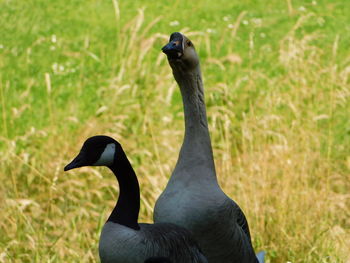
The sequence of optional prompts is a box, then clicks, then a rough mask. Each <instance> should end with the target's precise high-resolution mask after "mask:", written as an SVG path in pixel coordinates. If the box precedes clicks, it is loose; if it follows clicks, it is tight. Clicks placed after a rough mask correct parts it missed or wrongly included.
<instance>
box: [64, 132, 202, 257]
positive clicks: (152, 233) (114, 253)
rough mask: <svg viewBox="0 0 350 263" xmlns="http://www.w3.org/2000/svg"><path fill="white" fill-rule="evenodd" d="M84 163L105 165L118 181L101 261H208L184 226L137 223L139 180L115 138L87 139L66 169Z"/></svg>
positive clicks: (87, 164) (85, 164)
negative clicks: (153, 259) (117, 196)
mask: <svg viewBox="0 0 350 263" xmlns="http://www.w3.org/2000/svg"><path fill="white" fill-rule="evenodd" d="M82 166H106V167H108V168H109V169H110V170H111V171H112V172H113V173H114V174H115V176H116V178H117V180H118V183H119V190H120V191H119V198H118V201H117V203H116V205H115V207H114V209H113V211H112V213H111V215H110V216H109V218H108V220H107V222H106V223H105V225H104V226H103V229H102V233H101V237H100V242H99V254H100V258H101V262H102V263H144V262H145V261H146V260H149V258H152V257H154V258H158V259H159V260H160V259H162V258H163V261H164V260H165V259H166V258H168V259H169V260H171V262H177V263H180V262H182V263H193V262H198V263H207V260H206V258H205V257H204V256H203V254H202V253H201V251H200V249H199V247H198V245H197V242H196V241H195V240H194V239H193V238H192V236H191V234H190V232H189V231H188V230H186V229H185V228H183V227H179V226H177V225H174V224H171V223H156V224H142V223H138V214H139V209H140V189H139V183H138V180H137V177H136V174H135V172H134V170H133V168H132V166H131V164H130V162H129V160H128V158H127V156H126V154H125V152H124V150H123V148H122V147H121V145H120V144H119V143H118V142H117V141H116V140H114V139H112V138H111V137H108V136H102V135H100V136H94V137H91V138H89V139H87V140H86V141H85V143H84V144H83V147H82V148H81V150H80V152H79V154H78V155H77V156H76V157H75V158H74V159H73V161H72V162H70V163H69V164H68V165H67V166H66V167H65V168H64V170H65V171H68V170H71V169H74V168H78V167H82ZM164 258H165V259H164ZM160 262H162V261H160ZM165 262H167V261H165Z"/></svg>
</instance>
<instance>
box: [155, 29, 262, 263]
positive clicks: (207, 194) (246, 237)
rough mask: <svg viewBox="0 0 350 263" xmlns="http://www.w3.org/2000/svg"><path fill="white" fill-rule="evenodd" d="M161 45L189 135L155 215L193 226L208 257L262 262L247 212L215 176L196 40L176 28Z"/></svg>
mask: <svg viewBox="0 0 350 263" xmlns="http://www.w3.org/2000/svg"><path fill="white" fill-rule="evenodd" d="M162 51H163V52H164V53H165V54H166V55H167V58H168V62H169V65H170V67H171V68H172V72H173V75H174V78H175V80H176V82H177V83H178V85H179V86H180V91H181V95H182V101H183V106H184V115H185V137H184V142H183V144H182V147H181V150H180V154H179V158H178V161H177V163H176V166H175V169H174V171H173V173H172V175H171V177H170V179H169V182H168V184H167V186H166V188H165V190H164V192H163V193H162V194H161V195H160V197H159V199H158V200H157V202H156V205H155V210H154V221H155V222H171V223H174V224H177V225H180V226H183V227H185V228H187V229H189V230H190V231H191V232H192V233H193V235H194V237H195V239H196V240H197V241H198V242H199V245H200V246H201V248H202V250H203V253H204V254H205V256H206V257H207V259H208V262H209V263H228V262H240V263H251V262H254V263H255V262H258V260H257V257H256V255H255V253H254V249H253V247H252V244H251V238H250V233H249V227H248V223H247V220H246V217H245V216H244V214H243V212H242V210H241V209H240V207H239V206H238V205H237V204H236V203H235V202H234V201H233V200H232V199H230V198H229V197H228V196H227V195H226V194H225V193H224V192H223V191H222V189H221V188H220V186H219V184H218V181H217V177H216V171H215V165H214V159H213V152H212V147H211V141H210V135H209V129H208V122H207V116H206V109H205V101H204V90H203V83H202V75H201V70H200V63H199V57H198V55H197V53H196V50H195V48H194V45H193V43H192V42H191V41H190V40H189V39H188V38H187V37H186V36H184V35H183V34H181V33H178V32H176V33H173V34H172V35H171V36H170V41H169V43H168V44H167V45H165V46H164V47H163V48H162Z"/></svg>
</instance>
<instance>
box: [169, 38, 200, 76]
mask: <svg viewBox="0 0 350 263" xmlns="http://www.w3.org/2000/svg"><path fill="white" fill-rule="evenodd" d="M162 51H163V52H164V53H165V54H166V55H167V57H168V61H169V64H170V66H171V67H177V66H181V67H185V68H186V69H187V70H190V69H193V68H196V67H197V66H198V65H199V57H198V55H197V52H196V49H195V48H194V45H193V43H192V42H191V40H190V39H188V38H187V37H186V36H185V35H183V34H182V33H179V32H175V33H172V34H171V35H170V39H169V43H168V44H166V45H165V46H164V47H163V48H162Z"/></svg>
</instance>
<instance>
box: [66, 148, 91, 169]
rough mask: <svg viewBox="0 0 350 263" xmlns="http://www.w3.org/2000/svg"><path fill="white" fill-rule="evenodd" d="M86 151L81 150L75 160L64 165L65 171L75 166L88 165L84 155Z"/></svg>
mask: <svg viewBox="0 0 350 263" xmlns="http://www.w3.org/2000/svg"><path fill="white" fill-rule="evenodd" d="M84 155H85V154H84V152H80V153H79V154H78V155H77V157H75V158H74V160H73V161H71V162H70V163H69V164H67V165H66V166H65V167H64V171H68V170H72V169H74V168H79V167H82V166H86V162H85V157H84Z"/></svg>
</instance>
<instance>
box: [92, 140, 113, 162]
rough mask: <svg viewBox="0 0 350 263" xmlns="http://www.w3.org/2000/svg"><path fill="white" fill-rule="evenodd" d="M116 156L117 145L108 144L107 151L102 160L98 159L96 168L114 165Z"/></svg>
mask: <svg viewBox="0 0 350 263" xmlns="http://www.w3.org/2000/svg"><path fill="white" fill-rule="evenodd" d="M114 154H115V144H114V143H110V144H107V146H106V148H105V150H104V151H103V153H102V154H101V157H100V159H98V160H97V162H96V163H94V165H96V166H102V165H105V166H109V165H112V164H113V161H114Z"/></svg>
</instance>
